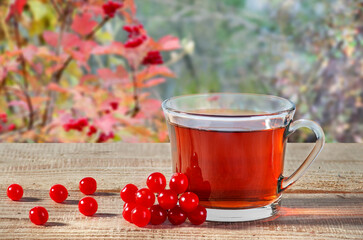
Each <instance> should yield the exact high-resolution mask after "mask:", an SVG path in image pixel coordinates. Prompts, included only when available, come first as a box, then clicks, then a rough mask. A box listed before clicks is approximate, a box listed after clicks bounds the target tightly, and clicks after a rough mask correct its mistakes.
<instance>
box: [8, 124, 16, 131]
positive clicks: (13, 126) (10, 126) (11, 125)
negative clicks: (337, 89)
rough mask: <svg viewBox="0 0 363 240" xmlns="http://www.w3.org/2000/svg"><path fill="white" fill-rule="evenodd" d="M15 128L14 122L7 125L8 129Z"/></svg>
mask: <svg viewBox="0 0 363 240" xmlns="http://www.w3.org/2000/svg"><path fill="white" fill-rule="evenodd" d="M15 128H16V125H15V124H14V123H12V124H10V125H9V126H8V131H13V130H14V129H15Z"/></svg>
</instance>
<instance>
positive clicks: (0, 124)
mask: <svg viewBox="0 0 363 240" xmlns="http://www.w3.org/2000/svg"><path fill="white" fill-rule="evenodd" d="M7 123H8V115H7V114H6V113H0V132H3V131H13V130H14V129H15V128H16V126H15V124H14V123H11V124H7Z"/></svg>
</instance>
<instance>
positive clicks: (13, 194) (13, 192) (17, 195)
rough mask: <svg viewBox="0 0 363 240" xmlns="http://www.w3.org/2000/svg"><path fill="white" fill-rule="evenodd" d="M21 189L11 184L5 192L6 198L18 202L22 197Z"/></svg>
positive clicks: (17, 185)
mask: <svg viewBox="0 0 363 240" xmlns="http://www.w3.org/2000/svg"><path fill="white" fill-rule="evenodd" d="M23 193H24V191H23V188H22V187H21V186H20V185H19V184H15V183H14V184H11V185H10V186H9V187H8V190H7V191H6V194H7V195H8V197H9V198H10V199H11V200H13V201H18V200H20V199H21V197H22V196H23Z"/></svg>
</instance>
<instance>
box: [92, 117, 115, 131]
mask: <svg viewBox="0 0 363 240" xmlns="http://www.w3.org/2000/svg"><path fill="white" fill-rule="evenodd" d="M116 123H117V120H116V119H115V118H114V117H113V116H112V114H107V115H104V116H102V117H101V118H96V119H95V120H94V125H95V126H96V127H97V128H98V129H100V130H101V131H102V132H104V133H106V134H109V133H111V132H112V128H113V126H114V125H115V124H116Z"/></svg>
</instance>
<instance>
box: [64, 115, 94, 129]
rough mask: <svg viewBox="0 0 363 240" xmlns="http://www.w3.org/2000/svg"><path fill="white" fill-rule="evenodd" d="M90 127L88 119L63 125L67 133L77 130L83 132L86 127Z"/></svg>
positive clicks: (72, 120)
mask: <svg viewBox="0 0 363 240" xmlns="http://www.w3.org/2000/svg"><path fill="white" fill-rule="evenodd" d="M87 126H88V119H87V118H80V119H71V120H69V122H68V123H66V124H64V125H63V128H64V130H65V131H66V132H68V131H69V130H77V131H80V132H82V130H83V128H84V127H87Z"/></svg>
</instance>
